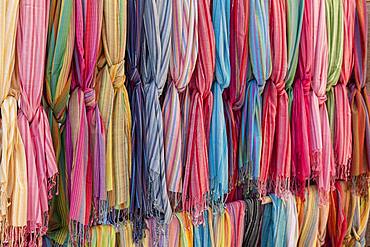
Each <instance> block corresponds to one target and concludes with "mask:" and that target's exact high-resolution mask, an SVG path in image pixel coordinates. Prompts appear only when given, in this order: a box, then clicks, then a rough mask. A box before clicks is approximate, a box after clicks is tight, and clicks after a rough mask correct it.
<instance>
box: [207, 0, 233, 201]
mask: <svg viewBox="0 0 370 247" xmlns="http://www.w3.org/2000/svg"><path fill="white" fill-rule="evenodd" d="M212 7H213V9H212V23H213V28H214V31H215V34H214V35H215V43H216V68H215V81H214V83H213V85H212V93H213V97H214V102H213V108H212V120H211V127H210V136H209V138H210V141H209V179H210V187H211V188H210V190H211V203H212V204H214V205H215V207H218V206H219V205H221V204H223V201H224V200H225V199H224V197H225V195H226V194H227V192H228V191H229V186H228V185H229V184H228V178H229V175H228V171H229V170H228V164H229V162H228V147H227V132H226V122H225V115H224V104H223V101H222V93H223V91H224V89H225V88H227V87H228V86H229V84H230V54H229V46H230V0H213V2H212Z"/></svg>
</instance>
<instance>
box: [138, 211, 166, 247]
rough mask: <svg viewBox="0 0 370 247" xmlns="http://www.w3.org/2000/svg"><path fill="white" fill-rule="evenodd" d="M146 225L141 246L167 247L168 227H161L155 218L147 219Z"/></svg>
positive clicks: (160, 223)
mask: <svg viewBox="0 0 370 247" xmlns="http://www.w3.org/2000/svg"><path fill="white" fill-rule="evenodd" d="M146 225H147V228H146V229H145V237H144V238H143V241H142V244H143V246H145V247H150V246H158V247H163V246H168V237H169V236H168V225H163V222H161V221H159V220H158V219H156V218H149V219H147V220H146Z"/></svg>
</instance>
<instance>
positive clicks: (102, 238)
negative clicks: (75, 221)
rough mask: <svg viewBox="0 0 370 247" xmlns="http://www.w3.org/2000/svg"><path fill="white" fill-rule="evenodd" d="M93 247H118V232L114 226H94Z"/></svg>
mask: <svg viewBox="0 0 370 247" xmlns="http://www.w3.org/2000/svg"><path fill="white" fill-rule="evenodd" d="M90 235H91V243H89V246H91V247H99V246H107V247H114V246H116V230H115V229H114V226H111V225H99V226H94V227H92V228H91V230H90Z"/></svg>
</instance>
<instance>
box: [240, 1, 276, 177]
mask: <svg viewBox="0 0 370 247" xmlns="http://www.w3.org/2000/svg"><path fill="white" fill-rule="evenodd" d="M268 3H269V1H267V0H250V1H249V12H250V13H251V14H250V15H249V52H250V61H251V67H252V72H253V76H254V79H252V80H250V81H249V82H248V85H247V92H246V95H245V102H244V107H243V112H242V121H241V132H240V142H239V150H240V151H239V176H240V178H241V180H242V181H245V180H253V181H256V180H258V179H259V176H260V164H261V148H262V133H261V132H262V130H261V117H262V116H261V115H262V112H261V111H262V102H261V94H262V92H263V89H264V86H265V83H266V80H267V79H268V78H269V77H270V74H271V50H270V35H269V29H268V26H269V15H268V10H269V5H268Z"/></svg>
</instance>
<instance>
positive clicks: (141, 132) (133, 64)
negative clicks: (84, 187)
mask: <svg viewBox="0 0 370 247" xmlns="http://www.w3.org/2000/svg"><path fill="white" fill-rule="evenodd" d="M143 5H144V3H143V1H142V0H139V1H136V0H129V1H128V15H129V16H128V19H129V22H128V30H127V34H128V37H127V57H128V72H127V73H128V76H129V82H130V86H131V88H130V89H131V94H130V106H131V113H132V115H131V117H132V129H131V135H132V149H131V150H132V153H131V154H132V168H131V191H130V198H132V200H131V201H130V217H131V219H132V223H133V239H134V241H135V243H137V242H138V241H139V240H140V239H142V238H143V228H144V227H145V222H144V216H145V213H146V208H147V205H146V200H145V197H144V195H145V189H146V187H145V183H146V181H145V171H144V168H145V159H144V156H145V155H144V148H145V139H144V138H145V129H144V115H143V113H144V111H142V110H141V109H142V108H143V107H144V91H143V85H142V82H141V77H140V74H139V71H138V66H139V61H140V60H139V59H140V56H141V55H140V54H141V47H142V38H141V34H142V25H143Z"/></svg>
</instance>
